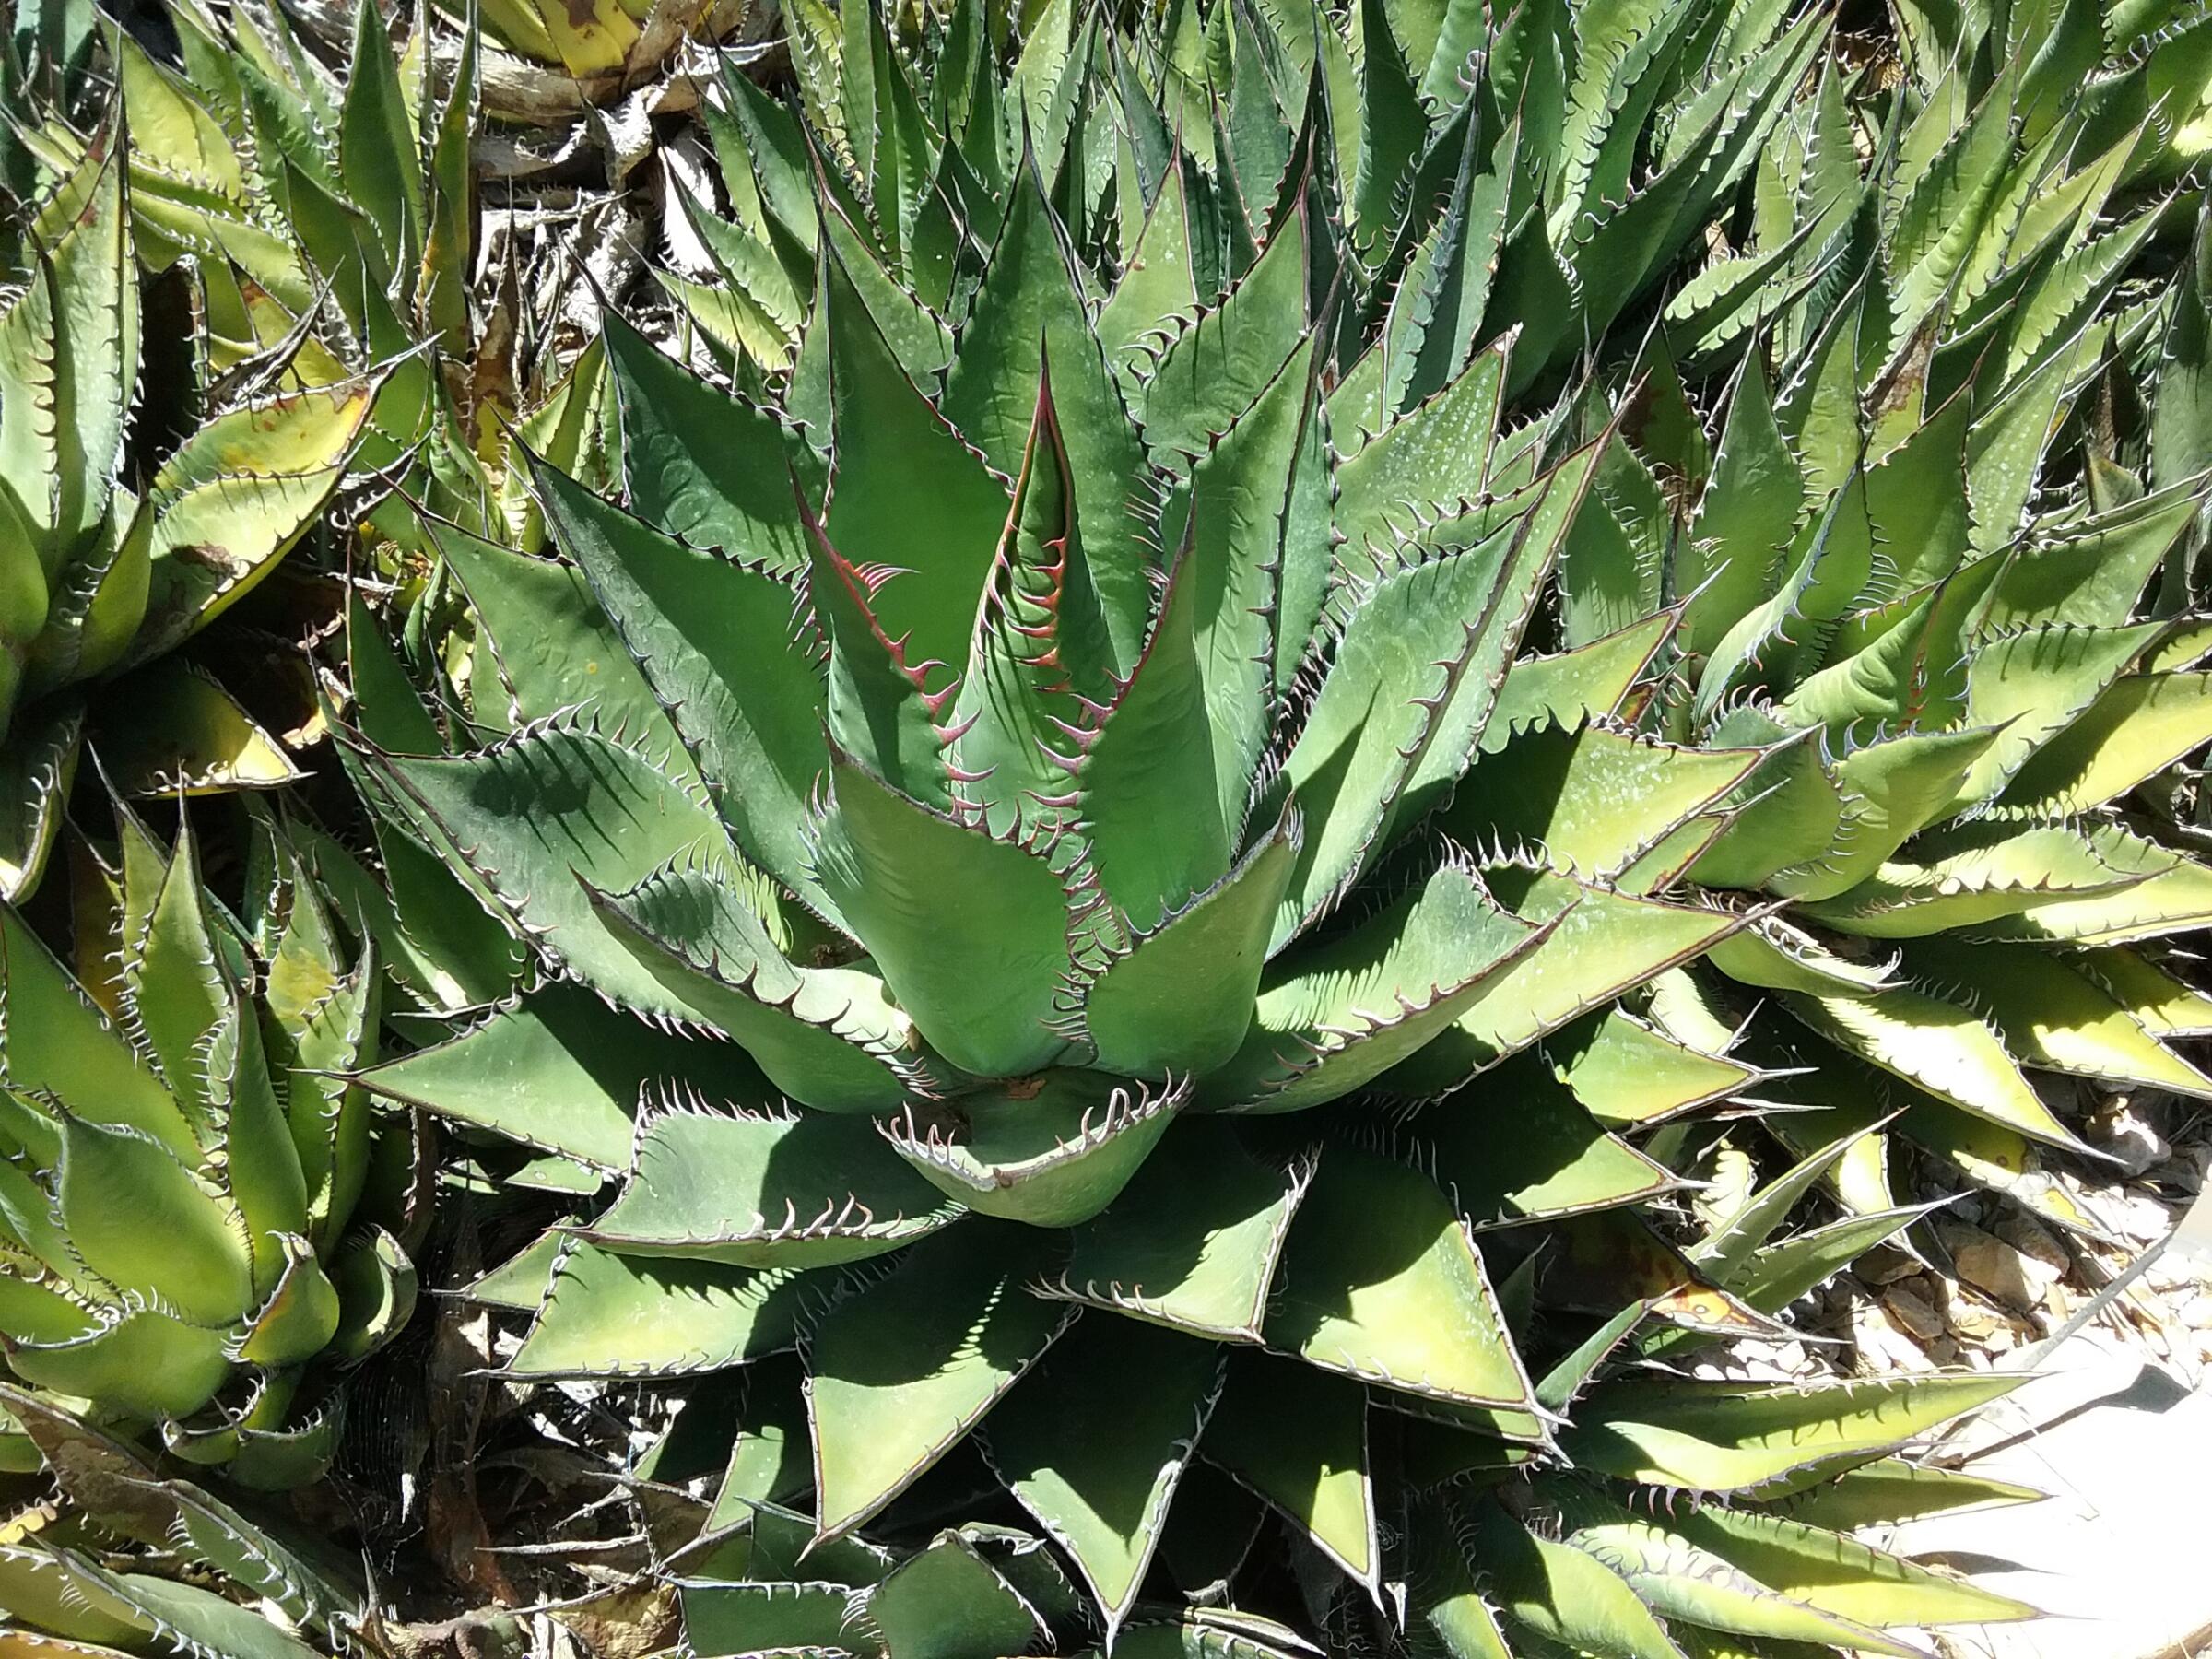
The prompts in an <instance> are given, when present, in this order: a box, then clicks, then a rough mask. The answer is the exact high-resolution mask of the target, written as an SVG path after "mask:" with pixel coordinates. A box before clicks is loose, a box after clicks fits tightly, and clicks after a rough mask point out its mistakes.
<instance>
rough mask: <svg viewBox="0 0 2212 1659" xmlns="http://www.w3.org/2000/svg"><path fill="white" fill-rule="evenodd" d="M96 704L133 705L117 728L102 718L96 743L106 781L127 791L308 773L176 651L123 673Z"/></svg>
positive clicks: (274, 780)
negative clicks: (102, 727)
mask: <svg viewBox="0 0 2212 1659" xmlns="http://www.w3.org/2000/svg"><path fill="white" fill-rule="evenodd" d="M99 707H100V709H102V710H124V709H127V710H129V711H131V714H130V717H129V718H128V720H127V721H125V722H124V723H123V726H122V729H121V730H115V729H114V723H113V721H112V717H111V719H110V720H108V721H103V722H102V724H103V725H105V726H107V727H108V730H109V733H112V735H106V734H103V735H102V737H101V739H100V759H101V761H102V763H103V764H104V765H105V767H106V769H107V772H108V776H109V779H110V781H111V782H113V784H114V785H115V787H116V788H117V789H119V790H121V791H122V792H123V793H124V794H128V795H136V796H154V795H170V796H173V795H175V794H178V793H179V792H180V791H182V793H183V794H194V795H199V794H224V793H227V792H228V791H230V790H237V789H281V788H283V787H284V786H285V785H286V784H288V783H297V782H300V780H301V779H302V778H304V777H306V776H307V774H306V773H305V772H304V771H300V767H299V766H298V765H297V764H296V763H295V762H294V761H293V759H292V758H291V756H289V755H288V754H287V753H286V752H285V749H284V746H283V745H282V744H281V743H280V742H279V741H278V740H277V737H275V736H274V735H271V734H270V733H269V732H268V731H267V730H266V729H265V728H264V727H263V726H262V725H260V724H258V723H257V722H255V721H254V719H253V716H252V715H250V714H248V713H247V712H246V711H245V709H244V707H243V706H242V705H241V704H240V703H239V701H238V700H237V699H235V698H233V697H232V696H231V695H230V694H229V692H228V691H225V690H224V689H223V688H222V687H220V686H218V684H216V682H215V681H214V680H213V679H211V678H209V677H208V676H207V674H206V670H204V669H201V668H198V667H196V666H194V665H192V664H189V663H186V662H184V661H183V660H182V659H181V658H175V657H170V658H164V659H162V660H160V661H158V662H153V663H148V664H147V665H146V666H145V667H143V668H138V669H135V670H133V671H132V672H131V673H129V674H126V675H124V677H122V678H121V679H119V680H116V681H115V682H114V683H113V684H112V685H111V686H109V687H107V688H105V689H104V690H103V691H102V692H101V693H100V699H99Z"/></svg>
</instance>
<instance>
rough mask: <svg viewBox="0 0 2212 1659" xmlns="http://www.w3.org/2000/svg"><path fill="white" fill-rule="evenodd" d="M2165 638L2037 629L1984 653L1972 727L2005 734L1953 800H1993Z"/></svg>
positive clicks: (2151, 629)
mask: <svg viewBox="0 0 2212 1659" xmlns="http://www.w3.org/2000/svg"><path fill="white" fill-rule="evenodd" d="M2158 633H2159V625H2158V624H2155V623H2145V624H2142V625H2140V626H2137V627H2133V628H2065V627H2057V628H2034V629H2027V630H2026V631H2024V632H2021V633H2017V634H2013V635H2010V636H2008V637H2006V638H2004V639H2000V640H1998V641H1994V643H1992V644H1989V645H1986V646H1984V647H1983V648H1982V650H1980V651H1979V652H1977V653H1975V655H1974V657H1973V660H1972V661H1971V663H1970V664H1969V665H1968V667H1967V680H1966V688H1967V690H1966V719H1967V722H1968V724H1970V725H1974V726H1984V727H1988V726H1994V727H1998V728H1999V731H1998V734H1997V737H1996V740H1995V741H1994V743H1993V744H1992V745H1991V747H1990V748H1989V751H1988V753H1987V754H1986V755H1984V756H1983V759H1981V760H1979V761H1977V762H1976V763H1975V765H1974V767H1973V768H1972V770H1971V771H1969V772H1968V774H1967V776H1966V779H1965V781H1964V782H1962V783H1961V784H1960V785H1959V791H1958V794H1957V795H1956V796H1955V797H1954V799H1953V806H1954V808H1957V807H1964V806H1973V805H1976V804H1978V803H1980V802H1982V801H1985V800H1988V799H1990V798H1991V797H1992V796H1993V795H1995V794H1997V793H1998V792H1999V791H2000V790H2002V789H2003V788H2005V787H2006V784H2008V783H2009V782H2011V780H2012V778H2013V776H2014V774H2016V773H2017V772H2018V771H2019V770H2020V768H2021V767H2022V766H2024V765H2026V764H2027V762H2028V760H2029V759H2030V757H2032V756H2033V755H2034V754H2035V752H2036V751H2037V750H2038V749H2039V748H2041V747H2042V746H2043V745H2044V744H2045V743H2047V742H2048V741H2049V740H2050V739H2051V738H2052V737H2053V736H2054V735H2057V734H2058V733H2059V732H2061V731H2062V730H2064V729H2065V727H2066V726H2067V725H2068V724H2071V723H2072V722H2073V721H2074V720H2075V719H2076V717H2077V716H2078V715H2079V714H2081V713H2082V712H2084V711H2086V710H2088V708H2089V707H2090V706H2091V705H2092V704H2093V703H2095V702H2096V700H2098V699H2099V698H2100V697H2101V696H2102V695H2103V693H2104V691H2105V690H2106V688H2108V687H2110V686H2111V685H2112V683H2113V682H2114V681H2115V680H2117V679H2118V678H2119V677H2120V676H2121V675H2122V673H2123V672H2124V671H2125V669H2126V667H2127V666H2128V665H2129V664H2130V663H2132V662H2133V661H2134V660H2135V658H2136V656H2137V655H2139V654H2140V653H2142V652H2143V651H2144V650H2145V649H2146V648H2147V647H2148V645H2149V644H2150V642H2151V641H2152V639H2153V638H2154V637H2155V636H2156V635H2157V634H2158Z"/></svg>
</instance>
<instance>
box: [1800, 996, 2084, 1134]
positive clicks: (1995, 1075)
mask: <svg viewBox="0 0 2212 1659" xmlns="http://www.w3.org/2000/svg"><path fill="white" fill-rule="evenodd" d="M1783 1004H1784V1005H1785V1006H1787V1007H1788V1008H1789V1010H1790V1012H1792V1013H1793V1014H1794V1015H1796V1016H1797V1017H1798V1018H1800V1019H1802V1020H1804V1021H1805V1022H1806V1024H1807V1025H1808V1026H1810V1027H1812V1029H1813V1030H1816V1031H1818V1032H1819V1033H1820V1034H1821V1035H1822V1036H1823V1037H1826V1038H1827V1039H1828V1040H1829V1041H1831V1042H1833V1043H1835V1044H1836V1045H1837V1046H1838V1047H1839V1048H1841V1049H1843V1050H1844V1051H1845V1052H1846V1053H1853V1054H1856V1055H1858V1056H1859V1057H1860V1058H1861V1059H1863V1060H1865V1061H1868V1062H1870V1063H1871V1064H1873V1065H1878V1066H1880V1067H1881V1068H1882V1069H1883V1070H1884V1071H1887V1072H1891V1073H1893V1074H1895V1075H1896V1076H1898V1077H1903V1078H1904V1079H1905V1080H1906V1081H1908V1082H1910V1083H1914V1084H1917V1085H1918V1086H1919V1087H1920V1088H1924V1089H1926V1090H1927V1091H1928V1092H1929V1093H1930V1094H1932V1095H1935V1097H1936V1098H1937V1099H1939V1100H1947V1101H1949V1102H1950V1103H1951V1104H1952V1105H1954V1106H1958V1107H1959V1108H1961V1109H1963V1110H1965V1111H1967V1112H1973V1113H1975V1114H1976V1115H1977V1116H1980V1117H1986V1118H1988V1119H1989V1120H1991V1121H1992V1122H1993V1123H1996V1124H2003V1125H2005V1126H2006V1127H2007V1128H2011V1129H2017V1130H2018V1131H2019V1132H2020V1133H2021V1134H2022V1135H2030V1136H2031V1137H2033V1138H2034V1139H2037V1140H2041V1141H2047V1142H2049V1143H2050V1144H2051V1145H2053V1146H2055V1147H2073V1146H2077V1145H2078V1144H2079V1143H2078V1142H2077V1141H2076V1139H2075V1137H2074V1135H2073V1132H2072V1131H2070V1130H2069V1129H2067V1128H2066V1126H2065V1124H2062V1123H2060V1122H2059V1121H2058V1119H2057V1118H2056V1117H2055V1116H2053V1114H2052V1112H2051V1109H2050V1107H2048V1106H2046V1105H2045V1104H2044V1103H2043V1101H2042V1100H2041V1098H2040V1097H2039V1096H2038V1095H2037V1094H2036V1092H2035V1089H2034V1088H2033V1087H2031V1086H2030V1083H2029V1082H2028V1080H2027V1078H2025V1077H2022V1076H2021V1075H2020V1069H2019V1067H2018V1065H2017V1064H2015V1063H2014V1061H2013V1058H2012V1056H2011V1054H2009V1053H2007V1052H2006V1045H2005V1043H2004V1041H2003V1040H2002V1039H2001V1038H1999V1036H1998V1035H1997V1033H1996V1032H1995V1031H1994V1030H1991V1029H1990V1028H1989V1027H1988V1026H1987V1025H1985V1024H1983V1021H1982V1020H1981V1019H1979V1018H1976V1017H1975V1016H1974V1015H1973V1014H1971V1013H1969V1012H1968V1011H1967V1010H1965V1009H1963V1008H1960V1007H1959V1006H1956V1005H1954V1004H1951V1003H1947V1002H1945V1001H1943V1000H1941V999H1940V998H1937V997H1935V996H1931V995H1929V994H1927V993H1926V992H1924V991H1921V990H1917V989H1914V988H1913V987H1912V986H1906V985H1900V986H1894V987H1891V988H1890V989H1888V990H1882V991H1873V992H1867V993H1864V994H1858V995H1838V994H1818V993H1806V992H1794V991H1793V992H1784V993H1783Z"/></svg>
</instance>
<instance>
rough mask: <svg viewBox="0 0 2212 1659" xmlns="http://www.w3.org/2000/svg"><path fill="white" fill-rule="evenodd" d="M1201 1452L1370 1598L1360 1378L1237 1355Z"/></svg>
mask: <svg viewBox="0 0 2212 1659" xmlns="http://www.w3.org/2000/svg"><path fill="white" fill-rule="evenodd" d="M1200 1450H1201V1452H1202V1453H1204V1454H1205V1456H1206V1459H1207V1460H1208V1461H1209V1462H1211V1463H1214V1464H1216V1465H1219V1466H1220V1467H1221V1468H1223V1469H1226V1470H1227V1471H1228V1472H1229V1473H1230V1475H1232V1476H1234V1477H1236V1479H1237V1480H1238V1481H1239V1482H1240V1483H1241V1485H1243V1486H1245V1487H1248V1488H1251V1489H1252V1490H1253V1491H1254V1492H1257V1493H1258V1494H1259V1495H1260V1496H1261V1497H1262V1498H1264V1499H1265V1500H1267V1502H1268V1503H1269V1504H1270V1505H1271V1506H1273V1507H1274V1508H1275V1509H1277V1511H1279V1512H1281V1513H1282V1514H1284V1515H1285V1516H1287V1517H1288V1519H1289V1520H1290V1521H1291V1522H1292V1523H1293V1524H1296V1525H1297V1526H1298V1527H1300V1529H1301V1530H1303V1532H1304V1533H1305V1535H1307V1536H1308V1537H1309V1538H1311V1539H1312V1541H1313V1543H1314V1545H1315V1546H1316V1547H1318V1548H1319V1549H1320V1550H1321V1551H1322V1553H1323V1554H1324V1555H1326V1556H1327V1557H1328V1558H1329V1559H1331V1560H1332V1561H1335V1563H1336V1564H1337V1565H1338V1566H1339V1567H1341V1568H1343V1570H1344V1571H1346V1572H1347V1573H1349V1574H1350V1575H1351V1577H1352V1578H1353V1579H1355V1580H1356V1581H1358V1582H1359V1583H1361V1584H1363V1585H1366V1586H1367V1587H1368V1589H1369V1592H1370V1594H1372V1593H1373V1589H1374V1586H1375V1583H1376V1575H1377V1573H1378V1572H1379V1571H1381V1566H1382V1547H1381V1543H1380V1535H1379V1532H1378V1529H1377V1524H1376V1515H1375V1488H1374V1477H1373V1475H1372V1473H1371V1466H1370V1464H1369V1457H1368V1435H1367V1391H1366V1390H1365V1389H1364V1388H1362V1387H1361V1386H1360V1385H1359V1383H1358V1382H1353V1381H1351V1380H1349V1379H1347V1378H1343V1377H1335V1376H1331V1375H1330V1374H1329V1373H1327V1372H1326V1371H1320V1370H1317V1369H1315V1368H1314V1367H1312V1366H1301V1365H1289V1364H1285V1363H1284V1362H1282V1361H1280V1360H1277V1359H1268V1358H1266V1357H1264V1356H1261V1355H1257V1354H1239V1355H1236V1356H1234V1357H1233V1358H1232V1359H1230V1367H1229V1382H1228V1384H1227V1387H1226V1389H1225V1391H1224V1393H1223V1395H1222V1398H1221V1402H1220V1404H1219V1405H1218V1406H1216V1407H1215V1410H1214V1415H1213V1416H1212V1417H1211V1418H1209V1419H1207V1422H1206V1436H1205V1439H1204V1440H1203V1441H1201V1442H1200Z"/></svg>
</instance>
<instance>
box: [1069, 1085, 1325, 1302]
mask: <svg viewBox="0 0 2212 1659" xmlns="http://www.w3.org/2000/svg"><path fill="white" fill-rule="evenodd" d="M1305 1181H1306V1177H1305V1173H1304V1171H1301V1170H1299V1169H1295V1168H1293V1169H1290V1170H1283V1169H1278V1168H1277V1167H1275V1166H1274V1165H1271V1164H1267V1163H1264V1162H1262V1161H1261V1160H1260V1159H1256V1158H1254V1157H1253V1155H1252V1154H1251V1153H1249V1152H1247V1151H1246V1150H1244V1148H1243V1147H1241V1145H1240V1144H1239V1142H1238V1140H1237V1137H1236V1135H1234V1134H1233V1133H1232V1132H1231V1131H1230V1128H1229V1127H1228V1125H1226V1124H1220V1123H1218V1122H1214V1121H1211V1120H1208V1119H1205V1118H1195V1119H1193V1120H1191V1121H1189V1122H1187V1123H1183V1124H1177V1125H1175V1126H1174V1127H1173V1128H1172V1129H1171V1132H1170V1135H1169V1137H1168V1146H1167V1149H1166V1150H1164V1151H1162V1152H1160V1153H1159V1155H1158V1156H1157V1157H1154V1158H1150V1159H1147V1160H1146V1162H1145V1166H1144V1168H1143V1169H1142V1170H1141V1171H1138V1172H1137V1174H1136V1175H1135V1177H1134V1178H1133V1179H1132V1180H1131V1182H1130V1183H1129V1185H1128V1186H1127V1187H1125V1188H1124V1189H1123V1191H1122V1193H1121V1194H1120V1195H1119V1196H1117V1197H1116V1198H1115V1199H1114V1201H1113V1202H1112V1204H1111V1205H1109V1206H1107V1207H1106V1209H1105V1210H1104V1211H1103V1212H1102V1213H1101V1214H1100V1215H1098V1216H1095V1217H1093V1218H1091V1219H1090V1220H1088V1221H1087V1222H1085V1223H1083V1224H1082V1225H1080V1226H1079V1227H1077V1229H1076V1230H1075V1235H1074V1238H1073V1240H1072V1241H1071V1246H1070V1250H1069V1253H1068V1263H1067V1267H1066V1269H1065V1272H1064V1273H1063V1274H1062V1275H1061V1276H1060V1277H1059V1278H1058V1280H1057V1281H1056V1282H1055V1283H1054V1284H1053V1286H1052V1292H1053V1294H1054V1295H1058V1296H1064V1297H1065V1298H1067V1299H1068V1300H1071V1301H1079V1302H1083V1303H1087V1304H1089V1305H1092V1306H1097V1307H1108V1308H1113V1309H1116V1310H1118V1311H1119V1312H1124V1313H1129V1314H1132V1315H1134V1316H1135V1317H1136V1318H1139V1319H1147V1320H1153V1321H1156V1322H1158V1323H1159V1324H1165V1325H1168V1326H1171V1328H1173V1329H1175V1330H1179V1331H1188V1332H1190V1333H1192V1334H1193V1335H1203V1336H1210V1337H1212V1338H1214V1339H1215V1340H1217V1341H1225V1342H1258V1341H1259V1340H1260V1339H1261V1335H1260V1331H1261V1324H1262V1322H1263V1320H1264V1318H1265V1314H1266V1311H1267V1296H1268V1289H1269V1287H1270V1286H1271V1285H1272V1284H1273V1283H1274V1280H1275V1270H1276V1266H1277V1263H1278V1262H1279V1261H1280V1260H1281V1257H1282V1250H1283V1241H1284V1239H1285V1237H1286V1236H1287V1235H1288V1232H1289V1228H1290V1219H1291V1216H1292V1215H1293V1213H1294V1212H1295V1211H1296V1209H1297V1207H1298V1203H1299V1200H1300V1198H1301V1197H1303V1196H1304V1194H1305Z"/></svg>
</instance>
